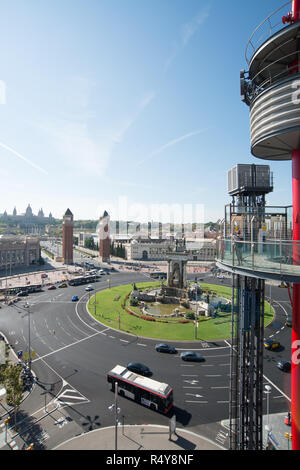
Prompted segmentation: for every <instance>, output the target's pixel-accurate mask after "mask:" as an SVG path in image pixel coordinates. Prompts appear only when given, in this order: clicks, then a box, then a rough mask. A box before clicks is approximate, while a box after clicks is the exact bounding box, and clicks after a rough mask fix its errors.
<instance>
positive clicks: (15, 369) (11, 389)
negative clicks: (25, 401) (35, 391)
mask: <svg viewBox="0 0 300 470" xmlns="http://www.w3.org/2000/svg"><path fill="white" fill-rule="evenodd" d="M21 371H22V368H21V367H19V366H18V365H17V364H8V365H7V367H6V368H5V371H4V374H3V376H4V377H3V378H4V380H3V383H4V386H5V388H6V401H7V403H9V404H10V405H11V406H13V407H14V419H15V427H16V423H17V412H18V410H19V408H20V404H21V401H22V398H23V390H22V388H23V387H22V377H21Z"/></svg>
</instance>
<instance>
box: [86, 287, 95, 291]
mask: <svg viewBox="0 0 300 470" xmlns="http://www.w3.org/2000/svg"><path fill="white" fill-rule="evenodd" d="M85 290H87V291H89V290H94V288H93V287H92V286H87V287H86V288H85Z"/></svg>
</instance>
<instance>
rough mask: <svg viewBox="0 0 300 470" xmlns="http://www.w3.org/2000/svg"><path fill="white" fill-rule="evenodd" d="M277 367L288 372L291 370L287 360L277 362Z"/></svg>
mask: <svg viewBox="0 0 300 470" xmlns="http://www.w3.org/2000/svg"><path fill="white" fill-rule="evenodd" d="M277 367H278V369H280V370H282V371H283V372H289V371H290V370H291V363H290V362H289V361H284V360H283V361H279V362H278V364H277Z"/></svg>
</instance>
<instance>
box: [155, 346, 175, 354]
mask: <svg viewBox="0 0 300 470" xmlns="http://www.w3.org/2000/svg"><path fill="white" fill-rule="evenodd" d="M155 349H156V351H158V352H164V353H169V354H176V353H177V351H176V349H175V348H174V346H170V345H169V344H164V343H161V344H157V345H156V346H155Z"/></svg>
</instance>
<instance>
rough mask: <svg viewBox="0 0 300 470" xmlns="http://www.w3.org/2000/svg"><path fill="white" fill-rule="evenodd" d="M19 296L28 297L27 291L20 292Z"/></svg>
mask: <svg viewBox="0 0 300 470" xmlns="http://www.w3.org/2000/svg"><path fill="white" fill-rule="evenodd" d="M18 295H20V296H21V297H27V295H28V292H26V290H21V291H20V292H18Z"/></svg>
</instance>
